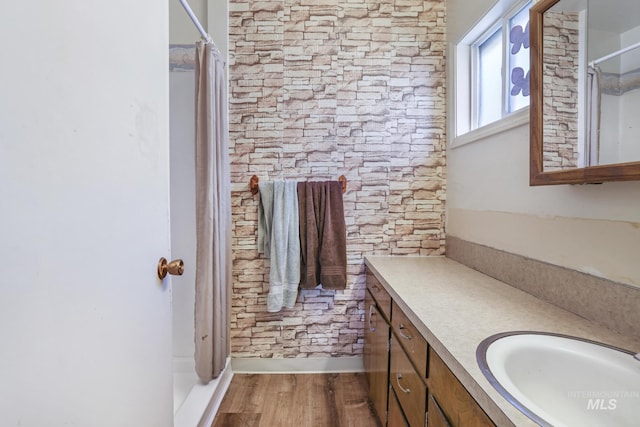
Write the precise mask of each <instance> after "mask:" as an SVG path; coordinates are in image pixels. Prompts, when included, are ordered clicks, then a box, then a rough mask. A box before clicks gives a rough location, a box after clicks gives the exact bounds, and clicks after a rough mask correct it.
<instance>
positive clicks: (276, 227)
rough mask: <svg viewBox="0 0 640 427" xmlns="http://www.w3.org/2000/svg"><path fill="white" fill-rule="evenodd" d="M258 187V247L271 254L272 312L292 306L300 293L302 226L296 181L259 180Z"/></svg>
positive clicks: (268, 300)
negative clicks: (270, 181)
mask: <svg viewBox="0 0 640 427" xmlns="http://www.w3.org/2000/svg"><path fill="white" fill-rule="evenodd" d="M259 189H260V207H259V211H260V212H259V219H258V251H259V252H260V251H262V252H261V253H264V254H265V258H269V295H268V297H267V311H269V312H271V313H273V312H277V311H280V310H281V309H282V307H283V306H284V307H287V308H292V307H293V306H294V305H295V303H296V298H297V296H298V285H299V283H300V226H299V213H298V196H297V183H296V182H295V181H275V182H272V183H264V184H262V183H260V187H259ZM263 197H264V199H263ZM261 224H262V226H261ZM260 230H262V233H261V231H260ZM261 236H262V237H261ZM261 246H262V247H261Z"/></svg>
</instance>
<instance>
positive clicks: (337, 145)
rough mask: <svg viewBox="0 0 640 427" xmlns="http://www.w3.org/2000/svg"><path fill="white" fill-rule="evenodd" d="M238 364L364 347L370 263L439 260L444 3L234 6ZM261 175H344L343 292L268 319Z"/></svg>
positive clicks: (372, 0)
mask: <svg viewBox="0 0 640 427" xmlns="http://www.w3.org/2000/svg"><path fill="white" fill-rule="evenodd" d="M229 8H230V20H229V26H230V28H229V32H230V49H229V51H230V64H229V80H230V92H229V104H230V111H229V121H230V127H229V131H230V148H231V160H232V183H233V189H234V192H233V196H232V197H233V227H234V240H233V251H234V267H233V283H234V289H233V297H232V321H231V336H232V338H231V346H232V354H233V356H234V357H262V358H288V357H297V358H306V357H331V356H352V355H359V354H360V353H361V352H362V342H363V325H364V303H363V299H364V287H365V285H364V283H365V281H364V275H363V271H364V269H363V257H364V256H365V255H367V254H379V255H386V254H390V255H391V254H393V255H405V254H406V255H441V254H443V253H444V238H445V235H444V203H445V87H444V83H445V68H444V67H445V10H444V1H443V0H442V1H422V0H396V1H390V0H383V1H378V0H360V1H349V2H346V1H337V0H323V1H318V0H281V1H264V2H259V1H240V0H231V2H230V5H229ZM253 174H256V175H258V176H259V177H260V179H261V180H272V179H280V178H288V179H295V180H307V179H320V180H323V179H337V177H338V176H339V175H345V176H346V177H347V179H348V189H347V193H346V194H345V195H344V202H345V203H344V206H345V219H346V223H347V235H348V238H347V252H348V255H347V256H348V262H349V266H348V285H347V289H346V290H345V291H324V290H309V291H302V292H301V293H300V295H299V297H298V303H297V304H296V306H295V307H294V309H284V310H283V311H282V312H280V313H268V312H267V311H266V295H267V292H268V280H269V267H268V265H269V264H268V260H264V259H262V257H260V256H259V255H258V253H257V247H256V238H257V210H258V196H253V195H251V193H250V192H249V191H248V188H247V185H248V182H249V178H250V177H251V175H253Z"/></svg>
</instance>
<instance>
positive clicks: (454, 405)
mask: <svg viewBox="0 0 640 427" xmlns="http://www.w3.org/2000/svg"><path fill="white" fill-rule="evenodd" d="M429 392H430V393H432V394H433V397H434V398H435V400H434V399H433V398H431V397H430V398H429V413H430V414H431V413H432V412H433V415H435V414H436V413H437V412H441V413H443V415H444V417H446V418H445V419H446V420H447V421H448V423H449V425H450V426H452V427H460V426H464V427H489V426H494V424H493V422H491V419H490V418H489V417H488V416H487V414H485V413H484V411H483V410H482V408H480V406H479V405H478V404H477V403H476V401H475V400H474V399H473V397H471V395H470V394H469V392H468V391H467V390H466V389H465V388H464V386H463V385H462V383H460V381H458V379H457V378H456V377H455V375H453V372H451V370H449V368H448V367H447V365H446V364H445V363H444V362H443V361H442V359H440V356H438V354H437V353H436V352H435V351H434V350H433V348H430V349H429ZM436 402H437V407H436ZM436 425H438V424H436Z"/></svg>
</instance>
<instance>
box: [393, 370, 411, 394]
mask: <svg viewBox="0 0 640 427" xmlns="http://www.w3.org/2000/svg"><path fill="white" fill-rule="evenodd" d="M401 379H402V374H396V383H397V384H398V387H400V390H402V392H403V393H411V389H408V388H404V387H402V385H401V384H400V380H401Z"/></svg>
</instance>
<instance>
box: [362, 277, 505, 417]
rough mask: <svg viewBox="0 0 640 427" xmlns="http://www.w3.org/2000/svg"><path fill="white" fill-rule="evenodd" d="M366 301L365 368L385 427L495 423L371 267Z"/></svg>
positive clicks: (372, 396) (374, 400) (373, 400)
mask: <svg viewBox="0 0 640 427" xmlns="http://www.w3.org/2000/svg"><path fill="white" fill-rule="evenodd" d="M376 295H377V296H378V298H376ZM365 303H366V310H367V314H366V316H367V319H366V321H365V343H364V364H365V371H366V373H367V378H368V379H369V398H370V400H371V401H372V403H373V405H374V407H375V409H376V411H377V412H378V415H379V417H380V420H381V422H382V425H383V426H385V425H386V426H388V427H405V426H409V427H423V426H425V425H428V426H429V427H485V426H495V425H494V424H493V422H492V421H491V420H490V419H489V417H488V416H487V415H486V414H485V413H484V411H483V410H482V409H481V408H480V406H479V405H478V404H477V403H476V401H475V400H474V399H473V398H472V397H471V395H470V394H469V393H468V392H467V390H466V389H465V388H464V386H463V385H462V383H460V381H459V380H458V379H457V378H456V377H455V375H453V373H452V372H451V370H450V369H449V368H448V367H447V365H446V364H445V363H444V362H443V361H442V359H441V358H440V356H438V354H437V353H436V352H435V351H434V350H433V348H431V347H430V346H429V343H428V342H427V341H426V339H425V338H424V337H423V336H422V334H421V333H420V332H419V330H418V329H417V328H416V327H415V325H414V324H413V323H412V322H411V320H410V319H409V317H408V316H407V315H406V314H405V313H404V312H403V311H402V309H401V307H400V306H399V305H398V304H397V303H396V302H395V301H393V300H392V299H391V297H390V296H389V294H388V293H387V291H386V290H385V289H384V288H383V286H382V285H381V283H380V281H379V280H378V278H377V277H376V276H375V275H373V274H372V273H371V272H370V271H367V291H366V296H365ZM383 341H384V342H383ZM382 370H384V372H382ZM383 383H384V384H383ZM383 386H384V387H383ZM383 389H384V390H383ZM387 409H388V411H387Z"/></svg>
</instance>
